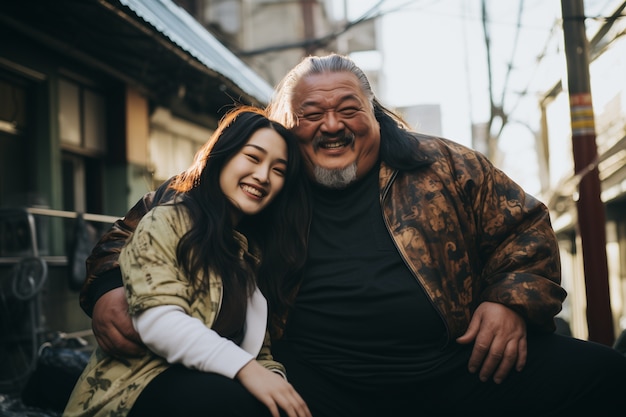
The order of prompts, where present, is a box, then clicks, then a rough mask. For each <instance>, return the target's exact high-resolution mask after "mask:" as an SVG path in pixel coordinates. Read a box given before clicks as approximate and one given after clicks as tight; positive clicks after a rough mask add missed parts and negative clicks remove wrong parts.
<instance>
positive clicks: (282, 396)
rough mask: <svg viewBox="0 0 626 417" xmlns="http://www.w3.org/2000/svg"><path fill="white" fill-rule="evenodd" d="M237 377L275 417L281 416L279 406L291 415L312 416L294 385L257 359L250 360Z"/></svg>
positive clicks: (291, 416) (294, 416) (299, 416)
mask: <svg viewBox="0 0 626 417" xmlns="http://www.w3.org/2000/svg"><path fill="white" fill-rule="evenodd" d="M235 378H236V379H238V380H239V382H241V384H242V385H243V386H244V387H245V388H246V389H247V390H248V391H250V393H251V394H252V395H254V396H255V397H256V399H258V400H259V401H261V402H262V403H263V404H265V405H266V406H267V408H269V410H270V412H271V413H272V416H273V417H280V413H279V408H280V409H281V410H283V411H284V412H285V413H286V414H287V415H288V416H289V417H311V412H310V411H309V407H307V405H306V403H305V402H304V400H303V399H302V397H300V394H298V393H297V392H296V390H295V389H294V388H293V386H291V384H290V383H289V382H287V381H285V379H284V378H283V377H282V376H280V375H279V374H277V373H275V372H272V371H270V370H269V369H266V368H264V367H263V366H261V365H260V364H259V363H258V362H257V361H256V360H252V361H250V362H248V363H247V364H246V365H245V366H244V367H243V368H241V369H240V370H239V372H238V373H237V375H236V376H235Z"/></svg>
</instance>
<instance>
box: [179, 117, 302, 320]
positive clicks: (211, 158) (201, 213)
mask: <svg viewBox="0 0 626 417" xmlns="http://www.w3.org/2000/svg"><path fill="white" fill-rule="evenodd" d="M262 128H270V129H273V130H274V131H276V132H277V133H278V134H279V135H280V136H281V137H282V138H283V139H284V140H285V143H286V144H287V171H286V173H285V182H284V185H283V188H282V190H281V191H280V193H278V195H277V196H276V197H275V199H274V200H273V201H272V202H271V203H270V204H269V205H268V206H267V207H266V208H265V209H264V210H262V211H261V212H260V213H258V214H256V215H253V216H244V217H243V219H242V220H241V221H240V222H239V224H238V225H237V228H238V230H239V231H240V232H241V233H243V234H244V235H245V236H246V237H247V238H248V241H249V245H250V247H251V248H256V250H257V252H258V255H260V259H261V262H260V264H258V265H257V264H256V263H255V262H254V260H252V259H248V260H247V261H248V262H244V263H242V262H241V259H240V256H239V253H240V244H239V242H238V241H237V240H236V238H235V237H234V234H233V230H234V227H235V225H234V224H233V221H232V218H231V212H232V209H233V207H232V203H231V202H230V200H229V199H228V198H227V197H226V196H225V195H224V193H223V192H222V190H221V187H220V184H219V177H220V173H221V171H222V169H223V168H224V166H225V165H226V163H228V161H230V159H231V158H232V157H233V156H234V155H235V154H237V152H239V151H240V150H241V148H243V146H244V145H245V144H246V143H247V142H248V140H249V139H250V137H251V136H252V135H253V134H254V133H255V132H256V131H257V130H259V129H262ZM169 187H170V188H171V189H173V190H174V191H176V194H177V201H180V203H181V204H182V205H183V206H184V207H185V208H186V209H187V211H188V213H189V215H190V218H191V221H192V227H191V229H190V230H189V231H188V232H187V233H186V234H185V235H184V236H183V237H182V239H181V240H180V242H179V244H178V247H177V259H178V262H179V263H180V264H181V266H182V267H183V268H184V270H185V273H186V274H187V275H188V276H189V277H198V276H199V277H202V279H200V280H196V281H192V285H193V288H194V290H195V291H197V292H203V291H206V290H208V285H209V274H210V273H211V272H213V273H215V274H217V275H218V276H220V277H221V278H222V282H223V286H224V293H225V294H228V295H229V298H228V302H229V303H234V304H235V308H238V307H241V308H242V309H243V308H245V303H246V301H247V296H248V295H249V294H250V292H251V291H252V290H253V288H254V285H253V284H254V281H255V278H256V279H257V282H258V285H259V288H260V289H261V290H262V292H263V293H264V295H265V297H266V298H268V301H269V304H270V306H273V305H275V306H276V307H277V308H278V309H279V310H280V309H282V308H283V307H282V306H283V305H284V304H285V303H286V301H285V295H284V294H285V292H284V291H285V289H287V290H289V288H290V285H291V284H290V283H289V282H288V278H289V276H290V274H292V273H293V272H294V271H298V270H299V269H300V268H302V266H303V264H304V261H305V258H306V231H307V228H308V224H309V217H310V207H309V202H308V198H307V195H308V191H307V184H306V179H305V176H304V173H303V167H302V162H301V156H300V152H299V149H298V144H297V140H296V138H295V137H294V136H293V135H292V134H291V133H290V132H289V131H288V130H287V129H286V128H285V127H284V126H282V125H281V124H280V123H278V122H275V121H272V120H270V119H268V118H267V117H266V113H265V111H264V110H262V109H259V108H256V107H249V106H238V107H236V108H234V109H232V110H231V111H229V112H228V113H227V114H226V115H225V116H224V117H223V118H222V120H220V123H219V125H218V128H217V130H216V131H215V132H214V133H213V135H211V138H210V139H209V140H208V141H207V142H206V144H205V145H204V146H203V147H202V148H201V149H200V150H199V151H198V152H197V153H196V156H195V159H194V162H193V164H192V165H191V166H190V167H189V168H188V169H187V170H186V171H184V172H182V173H181V174H179V175H178V176H176V177H174V179H173V180H172V182H171V183H170V185H169Z"/></svg>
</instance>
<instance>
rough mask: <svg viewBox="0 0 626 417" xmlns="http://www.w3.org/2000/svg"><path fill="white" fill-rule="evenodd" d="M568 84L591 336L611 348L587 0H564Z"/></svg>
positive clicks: (579, 226)
mask: <svg viewBox="0 0 626 417" xmlns="http://www.w3.org/2000/svg"><path fill="white" fill-rule="evenodd" d="M561 11H562V17H563V34H564V40H565V56H566V60H567V84H568V89H569V103H570V117H571V125H572V149H573V153H574V170H575V173H576V175H577V176H580V183H579V188H578V193H579V196H578V201H577V202H576V205H577V209H578V229H579V230H578V231H579V233H580V237H581V241H582V254H583V263H584V274H585V288H586V291H587V325H588V328H589V340H591V341H594V342H598V343H602V344H605V345H609V346H611V345H612V344H613V342H614V341H615V331H614V328H613V315H612V312H611V300H610V297H609V278H608V277H609V272H608V263H607V257H606V219H605V213H604V205H603V203H602V200H601V199H600V191H601V188H600V178H599V172H598V165H597V156H598V149H597V147H596V133H595V124H594V112H593V106H592V102H591V86H590V82H589V44H588V41H587V35H586V33H585V10H584V3H583V0H561Z"/></svg>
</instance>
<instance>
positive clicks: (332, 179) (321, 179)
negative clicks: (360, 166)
mask: <svg viewBox="0 0 626 417" xmlns="http://www.w3.org/2000/svg"><path fill="white" fill-rule="evenodd" d="M313 175H314V176H315V182H317V183H318V184H320V185H323V186H324V187H328V188H336V189H340V188H346V187H347V186H348V185H350V184H351V183H353V182H354V181H356V163H353V164H351V165H349V166H347V167H345V168H342V169H326V168H322V167H319V166H316V167H315V169H314V170H313Z"/></svg>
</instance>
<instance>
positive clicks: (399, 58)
mask: <svg viewBox="0 0 626 417" xmlns="http://www.w3.org/2000/svg"><path fill="white" fill-rule="evenodd" d="M336 1H337V4H338V7H340V8H343V7H344V2H343V0H336ZM345 1H346V2H347V3H346V4H345V6H346V9H347V12H348V18H349V20H354V19H356V18H358V17H361V16H363V15H364V14H368V13H369V14H380V15H381V17H380V18H379V19H378V27H377V28H378V31H379V36H380V46H379V49H380V52H379V53H378V54H358V55H355V60H357V63H359V65H360V66H361V67H364V68H367V67H368V66H371V67H377V66H378V67H379V70H380V71H381V72H382V74H383V82H382V83H381V85H379V90H380V91H375V93H376V94H377V96H378V97H379V98H380V99H381V100H382V101H383V103H384V104H386V105H388V106H391V107H399V106H410V105H419V104H439V105H440V108H441V114H442V136H444V137H447V138H449V139H452V140H454V141H456V142H459V143H462V144H464V145H467V146H471V126H472V124H476V123H485V122H487V121H488V119H489V115H490V108H491V107H490V99H489V98H490V96H491V97H493V101H494V103H495V104H496V105H498V106H502V107H503V108H504V111H505V112H506V113H507V114H508V116H509V119H508V120H509V122H508V123H507V124H506V126H505V128H504V129H503V131H502V135H501V136H500V140H499V149H500V150H501V151H502V154H501V157H500V158H498V160H496V161H494V162H495V163H496V165H498V166H499V167H500V168H502V169H503V170H504V171H505V172H506V173H507V174H509V175H510V176H511V177H512V178H513V179H514V180H516V181H517V182H519V183H520V184H521V185H522V186H524V187H525V188H526V189H527V191H529V192H531V193H533V192H537V191H539V182H538V180H537V175H538V164H537V156H536V152H535V148H534V146H535V140H534V137H535V133H534V132H536V131H537V130H538V129H539V126H538V125H539V120H540V113H539V107H538V97H539V96H540V95H542V94H543V93H545V92H546V91H547V90H548V89H549V88H551V87H552V86H553V85H554V84H555V83H556V82H557V81H558V80H559V79H560V78H561V77H563V76H565V74H566V62H565V55H564V52H563V46H562V44H563V32H562V23H561V20H560V17H561V2H560V1H558V0H525V1H524V0H506V1H503V0H488V1H486V8H485V10H486V15H487V20H486V24H485V25H483V20H482V14H483V12H482V1H481V0H386V1H385V0H383V1H380V0H345ZM615 3H616V2H615V1H613V0H587V1H586V2H585V12H586V14H587V15H588V16H589V15H595V14H600V13H601V12H603V11H604V12H605V14H608V11H610V10H613V9H614V8H615ZM372 8H374V9H372ZM341 12H342V11H341V10H339V13H341ZM596 23H597V21H595V20H593V19H591V20H588V21H587V28H588V31H592V30H593V25H595V24H596ZM485 32H487V34H488V38H489V50H490V54H489V56H490V63H491V65H489V66H488V64H487V63H488V58H487V48H486V40H485ZM488 68H491V80H492V82H491V84H490V83H489V72H488ZM490 85H491V87H490ZM496 122H498V121H497V120H496ZM497 126H498V125H496V128H497Z"/></svg>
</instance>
